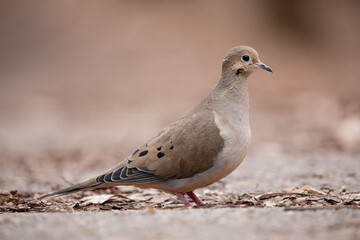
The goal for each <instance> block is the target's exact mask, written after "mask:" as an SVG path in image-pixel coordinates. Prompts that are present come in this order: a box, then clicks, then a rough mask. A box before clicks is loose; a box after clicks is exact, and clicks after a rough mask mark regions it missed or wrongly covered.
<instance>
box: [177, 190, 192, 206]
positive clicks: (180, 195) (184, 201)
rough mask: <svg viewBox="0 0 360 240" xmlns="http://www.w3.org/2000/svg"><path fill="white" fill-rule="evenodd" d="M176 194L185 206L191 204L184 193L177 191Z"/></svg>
mask: <svg viewBox="0 0 360 240" xmlns="http://www.w3.org/2000/svg"><path fill="white" fill-rule="evenodd" d="M175 194H176V196H177V197H178V198H179V199H180V201H181V202H182V203H183V204H184V205H185V206H187V207H188V206H190V203H189V201H188V200H187V199H186V197H185V195H184V194H183V193H181V192H177V193H175Z"/></svg>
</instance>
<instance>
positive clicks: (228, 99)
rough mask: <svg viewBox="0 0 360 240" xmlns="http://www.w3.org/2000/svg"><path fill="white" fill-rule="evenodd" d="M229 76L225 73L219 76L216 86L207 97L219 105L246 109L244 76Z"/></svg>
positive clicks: (245, 81) (247, 98)
mask: <svg viewBox="0 0 360 240" xmlns="http://www.w3.org/2000/svg"><path fill="white" fill-rule="evenodd" d="M229 75H230V74H227V73H226V72H225V73H223V74H222V75H221V78H220V80H219V82H218V84H217V85H216V87H215V88H214V89H213V91H212V92H211V93H210V94H209V96H208V97H209V98H210V99H211V100H215V101H216V102H219V103H220V104H234V105H237V106H241V107H246V108H248V106H249V95H248V82H247V78H246V77H245V76H234V75H230V76H229Z"/></svg>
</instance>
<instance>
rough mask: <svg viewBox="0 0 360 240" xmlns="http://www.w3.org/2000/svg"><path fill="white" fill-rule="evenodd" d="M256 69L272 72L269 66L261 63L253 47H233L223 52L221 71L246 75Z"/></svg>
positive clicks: (239, 75)
mask: <svg viewBox="0 0 360 240" xmlns="http://www.w3.org/2000/svg"><path fill="white" fill-rule="evenodd" d="M257 69H264V70H266V71H269V72H272V70H271V68H270V67H268V66H266V65H265V64H264V63H262V62H261V61H260V59H259V54H258V53H257V52H256V50H255V49H253V48H251V47H247V46H238V47H233V48H231V49H230V50H229V51H227V53H226V54H225V57H224V60H223V64H222V71H223V73H227V74H233V75H235V76H236V77H247V76H249V74H250V73H252V72H254V71H255V70H257Z"/></svg>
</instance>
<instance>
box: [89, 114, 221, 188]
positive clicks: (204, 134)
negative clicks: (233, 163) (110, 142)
mask: <svg viewBox="0 0 360 240" xmlns="http://www.w3.org/2000/svg"><path fill="white" fill-rule="evenodd" d="M223 146H224V140H223V138H222V137H221V135H220V130H219V128H218V127H217V125H216V123H215V118H214V113H213V112H212V111H210V110H203V111H200V112H197V113H192V114H190V115H187V116H185V117H183V118H181V119H180V120H178V121H176V122H174V123H172V124H171V125H169V126H168V127H166V128H164V129H163V130H162V131H160V132H159V134H158V135H156V136H155V137H154V138H152V139H151V140H150V141H148V142H147V143H146V144H145V145H143V146H141V147H140V148H139V149H137V150H136V151H135V152H134V153H133V154H132V155H131V156H130V157H128V158H127V159H125V160H124V161H123V162H121V163H120V164H119V165H118V166H117V167H115V168H113V169H112V170H110V171H108V172H106V173H105V174H103V175H100V176H99V177H97V179H96V181H97V182H99V183H122V184H127V183H129V184H140V183H149V182H157V181H162V180H165V179H175V178H187V177H191V176H194V175H195V174H197V173H200V172H203V171H206V170H207V169H209V168H211V167H212V166H213V161H214V159H215V158H216V156H217V155H218V153H219V152H220V151H221V150H222V148H223Z"/></svg>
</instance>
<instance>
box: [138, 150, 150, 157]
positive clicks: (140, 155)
mask: <svg viewBox="0 0 360 240" xmlns="http://www.w3.org/2000/svg"><path fill="white" fill-rule="evenodd" d="M148 152H149V151H148V150H145V151H142V152H141V153H140V154H139V157H142V156H145V155H146V154H148Z"/></svg>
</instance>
